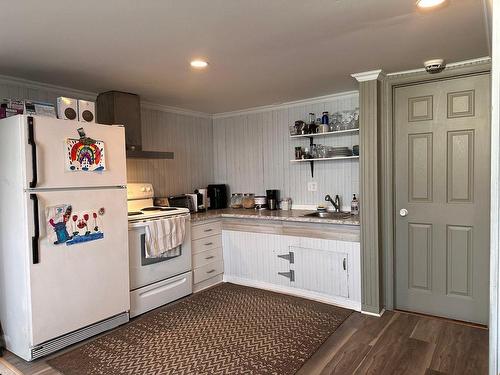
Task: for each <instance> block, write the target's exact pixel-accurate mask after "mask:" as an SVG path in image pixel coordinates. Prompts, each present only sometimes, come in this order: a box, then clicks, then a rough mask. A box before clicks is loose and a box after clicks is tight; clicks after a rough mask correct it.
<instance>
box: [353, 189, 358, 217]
mask: <svg viewBox="0 0 500 375" xmlns="http://www.w3.org/2000/svg"><path fill="white" fill-rule="evenodd" d="M351 215H359V201H358V198H356V194H353V197H352V201H351Z"/></svg>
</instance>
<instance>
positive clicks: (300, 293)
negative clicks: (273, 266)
mask: <svg viewBox="0 0 500 375" xmlns="http://www.w3.org/2000/svg"><path fill="white" fill-rule="evenodd" d="M224 282H228V283H233V284H238V285H244V286H249V287H252V288H258V289H264V290H269V291H271V292H277V293H283V294H289V295H292V296H296V297H302V298H306V299H310V300H313V301H317V302H322V303H327V304H329V305H335V306H339V307H344V308H346V309H351V310H355V311H361V302H357V301H352V300H349V299H347V298H342V297H332V296H328V295H325V294H321V293H315V292H311V291H308V290H302V289H296V288H292V287H287V286H281V285H274V284H271V283H266V282H263V281H255V280H248V279H243V278H240V277H235V276H228V275H224Z"/></svg>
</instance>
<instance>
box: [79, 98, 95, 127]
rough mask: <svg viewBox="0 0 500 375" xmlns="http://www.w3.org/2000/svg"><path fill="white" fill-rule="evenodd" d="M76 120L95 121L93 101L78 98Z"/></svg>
mask: <svg viewBox="0 0 500 375" xmlns="http://www.w3.org/2000/svg"><path fill="white" fill-rule="evenodd" d="M78 121H81V122H95V103H94V102H89V101H87V100H78Z"/></svg>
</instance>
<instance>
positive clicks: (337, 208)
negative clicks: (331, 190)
mask: <svg viewBox="0 0 500 375" xmlns="http://www.w3.org/2000/svg"><path fill="white" fill-rule="evenodd" d="M325 201H327V202H330V203H331V204H333V209H334V211H335V212H340V197H339V196H338V194H337V195H336V196H335V200H333V199H332V197H330V195H327V196H326V197H325Z"/></svg>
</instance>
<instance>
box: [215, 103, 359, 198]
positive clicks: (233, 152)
mask: <svg viewBox="0 0 500 375" xmlns="http://www.w3.org/2000/svg"><path fill="white" fill-rule="evenodd" d="M358 103H359V99H358V94H357V93H348V94H345V95H336V96H330V97H326V98H322V99H312V100H311V101H301V102H300V103H294V104H287V105H277V106H268V107H266V108H263V109H256V110H253V111H252V110H250V111H241V112H235V113H229V114H223V115H216V116H215V118H214V124H213V126H214V130H213V131H214V181H216V182H217V183H225V184H228V185H229V186H230V189H231V192H233V193H237V192H238V193H239V192H241V193H255V194H265V190H266V189H279V190H281V196H282V197H285V196H287V197H291V198H292V199H293V203H294V204H299V205H316V204H318V203H321V202H324V197H325V195H326V194H330V195H332V194H339V195H340V196H341V199H342V205H343V206H344V207H346V206H348V207H350V202H351V198H352V194H353V193H356V194H357V193H358V191H359V162H358V160H357V159H355V160H343V161H324V162H316V163H315V164H314V169H315V170H314V178H312V177H311V172H310V166H309V163H291V162H290V160H291V159H294V147H295V146H308V144H309V140H308V139H307V138H304V139H291V138H290V137H289V129H288V127H289V125H291V124H294V122H295V120H301V119H302V120H305V119H306V118H307V115H308V113H309V112H314V113H315V114H316V116H318V115H320V114H321V112H323V111H329V112H330V113H332V112H336V111H343V110H349V109H354V108H356V107H358V105H359V104H358ZM315 142H316V143H321V144H326V145H332V146H336V145H339V146H349V147H352V146H353V145H354V144H359V136H358V135H345V136H338V137H324V138H318V139H317V140H316V141H315ZM308 181H316V182H317V183H318V191H317V192H308V191H307V182H308Z"/></svg>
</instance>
